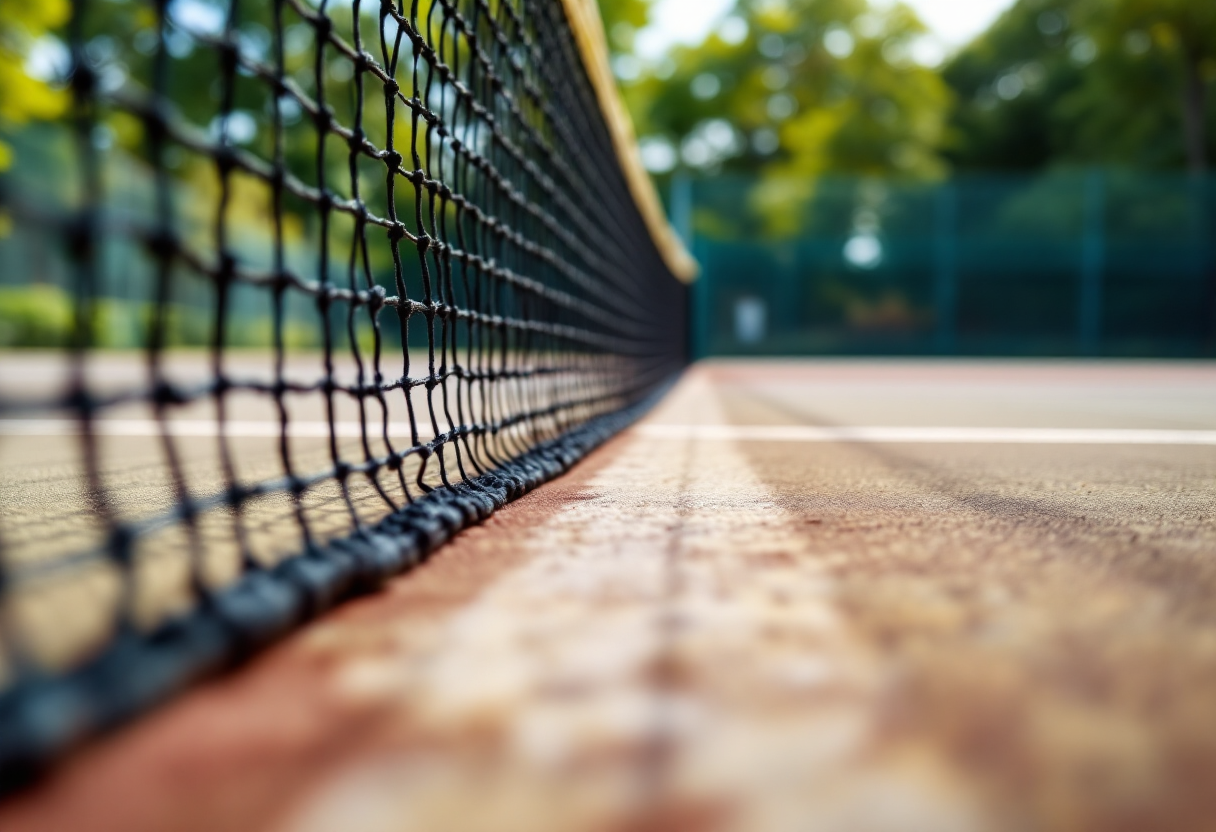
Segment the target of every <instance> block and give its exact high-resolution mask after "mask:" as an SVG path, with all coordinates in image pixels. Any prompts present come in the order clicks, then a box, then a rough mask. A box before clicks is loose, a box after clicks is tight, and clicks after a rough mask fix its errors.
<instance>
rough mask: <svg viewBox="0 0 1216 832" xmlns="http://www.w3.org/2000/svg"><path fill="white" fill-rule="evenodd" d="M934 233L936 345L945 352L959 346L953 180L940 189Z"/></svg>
mask: <svg viewBox="0 0 1216 832" xmlns="http://www.w3.org/2000/svg"><path fill="white" fill-rule="evenodd" d="M935 208H936V211H935V219H936V225H937V228H936V233H935V234H934V271H933V276H934V279H933V306H934V310H935V312H936V322H937V329H936V331H935V332H934V346H935V347H936V349H937V352H938V353H940V354H942V355H953V354H954V353H955V352H956V350H957V344H956V334H957V330H958V255H957V250H956V249H957V242H958V239H957V238H958V227H957V226H958V193H957V191H956V190H955V186H954V183H953V182H945V183H943V184H942V185H941V186H940V187H938V189H937V201H936V206H935Z"/></svg>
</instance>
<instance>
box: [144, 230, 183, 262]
mask: <svg viewBox="0 0 1216 832" xmlns="http://www.w3.org/2000/svg"><path fill="white" fill-rule="evenodd" d="M146 245H147V247H148V251H149V253H151V255H152V256H153V257H154V258H156V259H157V260H168V259H169V258H170V257H172V256H173V253H174V251H176V250H177V239H176V238H175V237H174V236H173V232H171V231H170V230H169V229H167V228H157V229H156V230H155V231H152V232H151V233H150V234H148V236H147V238H146Z"/></svg>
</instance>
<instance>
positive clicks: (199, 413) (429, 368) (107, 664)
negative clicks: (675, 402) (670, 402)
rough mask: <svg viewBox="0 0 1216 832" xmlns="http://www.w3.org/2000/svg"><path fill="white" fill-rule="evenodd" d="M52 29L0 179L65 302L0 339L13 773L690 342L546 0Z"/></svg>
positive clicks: (492, 493)
mask: <svg viewBox="0 0 1216 832" xmlns="http://www.w3.org/2000/svg"><path fill="white" fill-rule="evenodd" d="M60 35H61V36H60V42H62V43H63V44H64V46H65V62H64V64H65V65H64V68H63V70H62V75H63V77H64V85H65V88H66V89H67V90H68V91H69V93H70V105H69V106H68V107H67V111H66V112H67V115H66V116H65V117H64V118H63V119H62V122H61V123H60V124H58V125H42V126H39V127H36V128H35V127H31V128H30V129H29V130H27V131H25V132H24V133H23V134H22V135H21V136H18V137H16V138H15V139H14V140H13V143H14V146H15V148H16V153H17V164H16V165H15V166H14V168H13V170H12V171H11V172H10V174H9V175H7V176H6V177H5V178H4V180H3V191H2V195H3V199H4V204H5V206H6V207H5V211H6V214H5V216H6V217H9V218H10V219H11V222H12V223H13V229H12V231H11V233H10V234H9V239H8V240H7V245H8V249H9V251H8V254H7V255H6V254H5V249H4V248H3V247H2V246H0V260H3V259H4V258H5V257H7V258H8V259H7V260H6V261H5V262H7V263H8V268H7V269H6V271H7V274H8V276H7V277H6V278H4V281H7V282H8V283H9V284H14V283H16V284H25V286H24V288H22V290H23V291H24V289H25V288H30V287H33V289H31V291H32V290H34V289H36V290H37V291H38V292H41V293H43V294H38V295H36V297H39V298H46V299H47V300H46V302H47V303H48V304H49V303H50V302H51V299H52V298H55V297H61V298H66V302H67V303H68V304H69V305H70V324H68V325H67V326H66V328H65V329H64V330H63V332H62V333H61V334H59V335H56V334H55V332H50V334H46V335H45V339H46V342H47V343H48V344H50V345H52V346H55V345H59V346H62V348H63V350H62V352H61V353H60V354H61V355H62V356H65V358H64V360H63V364H62V367H59V368H58V369H54V368H51V369H48V370H47V371H46V372H45V373H42V372H40V371H39V370H38V367H39V366H40V365H38V361H41V360H44V359H45V356H44V355H43V354H42V353H34V354H29V355H22V356H19V357H18V358H12V357H11V356H12V355H14V354H13V353H6V355H9V356H10V358H9V359H4V360H7V361H12V362H13V363H12V364H11V365H10V367H11V368H13V371H14V373H15V374H16V376H17V377H18V378H17V381H16V382H11V380H10V383H8V384H7V386H5V387H4V388H3V390H2V391H0V395H2V398H0V416H2V417H3V419H4V420H5V421H4V424H5V425H7V428H6V435H5V436H3V437H0V442H2V443H3V444H0V450H3V451H4V452H5V454H6V455H7V456H8V459H7V460H6V463H5V464H6V465H7V466H8V467H7V468H6V469H5V471H6V472H7V473H5V474H4V475H3V477H0V489H6V494H5V499H6V501H8V503H9V505H10V507H11V508H12V510H11V511H8V512H6V513H5V514H4V515H0V564H2V567H3V568H2V570H0V598H2V599H3V601H4V608H3V612H4V618H3V621H2V623H0V689H2V690H3V693H0V696H2V697H3V698H2V699H0V769H3V772H4V776H5V777H8V778H10V779H11V778H14V777H17V776H20V774H21V773H23V772H28V771H29V770H30V769H31V767H32V766H34V765H36V764H37V763H39V762H40V761H42V760H45V759H47V758H48V756H49V755H51V754H52V753H53V752H54V751H55V750H57V749H60V748H63V747H65V746H66V745H68V744H69V743H70V742H71V741H72V740H73V739H75V738H77V737H79V736H81V735H84V734H87V733H89V732H92V731H94V730H96V729H98V728H100V727H104V726H106V725H109V724H113V723H115V722H117V721H119V720H121V719H124V718H126V717H128V716H130V715H132V714H134V713H136V712H138V711H139V710H140V709H142V708H144V707H146V706H147V705H148V704H150V703H152V702H154V701H156V700H157V699H160V698H162V697H163V696H164V695H165V694H167V693H169V692H171V691H172V690H174V689H177V688H178V687H180V686H181V685H183V684H185V683H187V682H188V681H190V680H191V679H193V678H195V677H197V676H198V675H200V674H202V673H205V672H209V671H211V670H213V669H216V668H218V667H220V666H223V665H224V664H226V663H228V662H231V661H232V660H234V659H235V658H238V657H239V656H240V655H242V654H244V653H247V652H248V651H249V650H251V649H254V648H256V647H257V646H258V645H259V644H261V643H264V642H265V641H267V640H268V639H270V638H272V637H273V636H275V635H276V634H278V633H280V632H282V631H284V630H285V629H287V628H289V627H291V626H292V625H294V624H295V623H297V622H299V621H301V620H303V619H304V618H306V617H307V616H309V615H311V614H315V613H316V612H317V611H319V610H321V609H324V608H325V607H326V606H328V605H330V604H331V603H333V602H334V601H335V600H337V599H339V598H341V597H344V596H346V595H348V594H350V593H351V592H353V591H357V590H359V589H361V588H366V587H369V586H373V585H374V584H375V583H376V582H377V581H380V580H382V579H383V578H385V577H386V576H388V575H391V574H394V573H397V572H400V571H401V570H403V569H405V568H407V567H408V566H410V565H411V564H414V563H416V562H418V561H419V560H420V559H421V558H423V557H424V556H425V554H426V553H427V552H428V551H430V550H431V549H433V548H434V547H435V546H436V545H438V544H439V543H441V542H443V541H444V540H445V539H447V538H448V537H449V536H450V535H452V534H453V533H455V532H456V531H457V530H459V529H460V528H462V527H463V526H465V525H467V524H468V523H470V522H475V521H477V520H479V519H481V518H484V517H485V516H487V515H488V513H489V512H491V511H493V510H494V509H495V508H496V507H498V506H501V505H502V504H503V503H504V502H505V501H507V500H509V499H511V498H512V497H515V496H518V495H519V494H521V493H523V492H524V491H526V490H527V489H528V488H530V487H532V486H534V485H535V484H537V483H539V482H541V481H543V480H545V479H547V478H549V477H552V476H553V475H555V474H556V473H559V472H560V471H562V470H564V469H565V468H567V467H568V466H569V465H570V464H572V463H573V462H574V461H575V460H576V459H577V458H579V457H580V456H581V455H583V454H584V453H585V452H586V451H587V450H589V449H590V448H591V447H593V446H594V445H595V444H597V443H598V442H600V441H602V440H603V439H604V438H605V437H606V436H608V435H610V434H611V433H612V432H613V431H614V430H616V429H618V428H619V427H620V426H622V425H623V424H625V423H626V422H627V421H628V420H629V419H630V418H631V417H632V416H633V415H635V413H636V412H637V410H638V408H640V407H642V406H644V405H645V403H646V402H647V401H648V400H649V398H650V397H652V396H653V395H654V394H655V393H656V392H657V391H659V390H660V389H661V388H662V386H663V385H664V383H665V382H666V381H667V380H668V379H669V378H671V377H672V375H673V374H674V373H675V372H677V371H678V370H679V368H680V367H681V365H682V363H683V361H684V340H685V336H684V301H683V297H684V296H683V289H682V287H681V286H680V284H679V283H678V282H677V281H676V280H675V278H674V277H673V276H672V274H671V272H670V271H669V269H668V268H667V267H666V265H665V264H664V260H663V259H662V257H661V255H660V252H659V250H658V248H657V247H656V244H655V242H654V240H653V238H652V237H651V235H650V233H649V231H648V229H647V226H646V223H645V222H644V221H643V218H642V216H641V214H640V213H639V209H638V207H637V206H636V204H635V202H634V199H633V197H632V196H631V192H630V189H629V186H628V183H627V179H626V177H625V175H624V173H623V171H622V168H621V165H620V163H619V161H618V156H617V154H616V152H615V150H614V146H613V142H612V138H611V134H610V132H609V129H608V126H607V124H606V122H605V118H604V116H603V115H602V111H601V109H600V106H599V103H598V100H597V98H596V95H595V92H594V89H593V86H592V84H591V83H590V81H589V76H588V73H587V71H586V70H585V68H584V66H583V63H582V61H581V58H580V52H579V49H578V46H577V43H576V41H575V37H574V33H573V31H572V29H571V25H570V23H569V22H568V20H567V17H566V14H565V11H564V9H563V5H562V3H560V2H558V0H430V2H423V0H415V1H414V2H413V3H412V4H404V3H398V4H394V3H391V2H385V3H383V4H382V5H380V6H376V5H375V4H373V3H361V2H359V0H354V2H353V3H351V2H346V3H327V2H316V1H315V0H259V1H258V2H251V0H230V2H226V3H218V2H208V0H174V2H170V3H156V2H147V3H137V2H124V3H117V2H107V1H106V0H74V2H73V3H72V17H71V20H70V22H69V23H67V24H66V26H65V28H64V30H63V32H62V33H60ZM40 131H41V132H40ZM23 142H24V144H23ZM23 154H24V155H23ZM23 159H25V160H27V162H28V163H23V161H22V160H23ZM18 245H21V246H25V248H24V249H22V251H24V252H25V253H24V255H20V256H19V255H18V254H14V253H13V252H14V251H16V250H17V249H16V248H15V247H16V246H18ZM31 252H33V253H32V254H31ZM13 264H17V265H18V266H20V267H21V273H19V274H18V273H16V269H15V267H14V265H13ZM31 264H32V265H31ZM35 284H36V285H35ZM0 288H2V287H0ZM56 292H58V293H59V294H55V293H56ZM31 331H32V330H31ZM39 331H41V330H39ZM31 337H33V336H31ZM56 339H58V341H57V340H56ZM46 360H49V359H46ZM22 362H24V363H22ZM31 362H32V363H31ZM27 365H28V366H29V367H32V368H33V369H30V370H29V373H30V378H29V379H26V381H22V378H24V376H21V371H22V368H25V367H27ZM48 366H49V365H48ZM57 373H58V374H59V375H58V376H57V375H56V374H57ZM27 382H28V383H27ZM44 388H45V390H44ZM39 445H42V446H44V447H46V448H51V447H52V446H53V447H54V449H55V451H54V455H53V456H54V459H55V460H56V462H55V463H54V464H53V465H52V464H50V463H48V465H47V467H46V468H45V470H43V469H38V471H39V472H40V473H39V474H38V475H37V476H35V475H32V474H31V475H29V476H26V475H25V474H21V473H18V474H14V473H13V472H14V471H33V470H34V468H30V467H24V468H23V467H22V466H23V464H24V463H23V459H24V457H23V456H22V455H23V454H34V455H35V456H33V457H31V458H35V459H36V458H38V457H37V456H36V454H37V453H40V452H39V451H37V450H31V449H34V448H36V447H37V446H39ZM48 453H49V451H48ZM48 458H49V457H48ZM31 495H32V496H31ZM48 621H49V622H50V623H49V624H48ZM56 622H58V623H56ZM64 622H69V623H64ZM65 633H67V634H66V635H65Z"/></svg>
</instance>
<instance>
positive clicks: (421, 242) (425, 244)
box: [415, 234, 435, 253]
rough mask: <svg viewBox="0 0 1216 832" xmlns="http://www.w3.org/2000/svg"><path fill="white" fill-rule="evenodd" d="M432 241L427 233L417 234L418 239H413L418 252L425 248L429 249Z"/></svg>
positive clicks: (422, 251)
mask: <svg viewBox="0 0 1216 832" xmlns="http://www.w3.org/2000/svg"><path fill="white" fill-rule="evenodd" d="M434 242H435V241H434V240H433V239H431V237H429V236H428V235H427V234H419V235H418V239H417V240H416V241H415V243H416V244H417V246H418V252H419V253H424V252H425V251H426V250H427V249H429V248H430V247H431V244H432V243H434Z"/></svg>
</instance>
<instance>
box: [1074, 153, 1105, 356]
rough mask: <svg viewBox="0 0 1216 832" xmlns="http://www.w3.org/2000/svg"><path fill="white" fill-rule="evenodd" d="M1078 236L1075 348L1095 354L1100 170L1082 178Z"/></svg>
mask: <svg viewBox="0 0 1216 832" xmlns="http://www.w3.org/2000/svg"><path fill="white" fill-rule="evenodd" d="M1083 217H1084V219H1083V228H1082V238H1081V285H1080V293H1079V302H1078V304H1077V347H1078V349H1079V351H1080V353H1081V354H1082V355H1097V354H1098V353H1099V351H1100V350H1101V338H1102V272H1103V270H1104V268H1105V265H1106V264H1105V262H1104V261H1105V256H1106V239H1105V236H1106V182H1105V181H1104V179H1103V176H1102V172H1101V171H1099V170H1091V171H1090V172H1089V173H1088V174H1087V175H1086V177H1085V192H1084V212H1083Z"/></svg>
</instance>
